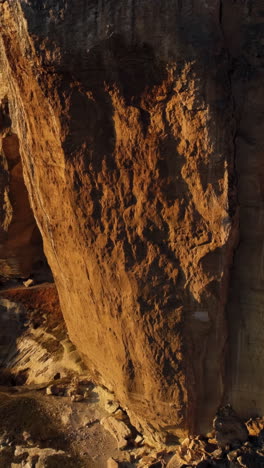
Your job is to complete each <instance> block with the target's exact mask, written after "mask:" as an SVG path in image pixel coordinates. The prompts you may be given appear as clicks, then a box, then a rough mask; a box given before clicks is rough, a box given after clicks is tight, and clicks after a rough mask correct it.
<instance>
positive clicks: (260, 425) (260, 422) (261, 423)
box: [246, 418, 264, 437]
mask: <svg viewBox="0 0 264 468" xmlns="http://www.w3.org/2000/svg"><path fill="white" fill-rule="evenodd" d="M246 427H247V430H248V433H249V435H250V436H255V437H256V436H258V435H259V433H260V431H261V430H262V429H264V418H250V419H249V420H248V421H247V422H246Z"/></svg>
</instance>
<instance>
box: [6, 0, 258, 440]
mask: <svg viewBox="0 0 264 468" xmlns="http://www.w3.org/2000/svg"><path fill="white" fill-rule="evenodd" d="M253 3H254V2H253ZM255 3H256V4H257V5H258V6H256V7H255V6H254V7H253V6H252V5H251V3H250V2H245V1H242V0H241V1H240V2H239V1H237V2H228V1H220V0H210V1H209V0H208V1H207V0H185V1H184V2H183V1H180V0H179V1H175V0H163V1H159V0H158V1H155V2H147V1H143V0H141V1H140V0H123V1H121V0H115V1H113V0H108V1H103V0H101V1H99V0H89V1H87V0H78V1H77V0H76V1H75V2H68V1H66V0H56V1H55V0H46V1H43V2H39V1H37V0H13V1H12V2H11V1H3V2H1V5H0V13H1V34H0V37H1V42H0V44H1V45H0V51H1V52H0V55H1V60H0V63H1V67H2V70H1V72H2V83H4V84H5V86H7V88H8V91H7V94H8V99H9V103H10V113H11V118H12V122H13V127H14V129H15V132H16V134H17V135H18V138H19V142H20V150H21V157H22V163H23V171H24V177H25V182H26V185H27V189H28V192H29V197H30V201H31V204H32V207H33V211H34V215H35V218H36V221H37V224H38V226H39V228H40V231H41V234H42V237H43V241H44V249H45V254H46V256H47V259H48V262H49V264H50V266H51V269H52V272H53V274H54V277H55V281H56V285H57V288H58V292H59V297H60V302H61V306H62V310H63V314H64V317H65V320H66V324H67V327H68V330H69V333H70V337H71V339H72V341H73V342H74V343H75V344H76V346H77V347H78V350H79V351H80V352H81V354H82V355H83V357H84V359H85V361H86V363H87V364H88V367H89V368H90V369H91V371H92V372H93V374H94V377H95V379H96V380H98V381H100V382H101V383H103V384H105V385H106V386H107V387H108V388H111V389H114V390H115V391H116V393H117V397H118V398H119V399H120V401H121V402H122V404H123V405H124V406H127V407H128V409H129V410H130V411H131V415H132V419H133V422H134V423H135V424H136V425H137V426H138V427H139V426H140V425H141V424H143V425H144V426H145V427H146V422H147V423H148V425H149V428H150V429H151V430H152V429H153V428H155V429H163V430H164V431H165V432H166V431H170V432H174V433H175V434H176V435H179V436H181V435H183V434H185V433H186V432H193V431H206V430H207V429H208V427H209V425H210V421H211V418H212V417H213V415H214V414H215V411H216V408H217V407H218V405H219V404H220V403H221V402H222V401H224V400H225V399H227V400H229V399H230V398H232V401H233V403H234V405H235V406H236V404H239V409H241V410H243V411H244V410H245V411H248V410H249V408H250V407H251V406H252V405H251V403H250V399H251V396H249V395H248V390H247V389H246V387H244V388H245V390H243V391H242V393H243V395H242V393H241V385H242V383H243V382H247V384H248V385H250V384H251V382H249V380H248V377H249V374H248V371H247V370H246V366H249V365H250V363H251V362H252V359H253V360H254V358H255V357H256V356H255V354H256V353H258V356H259V361H258V362H259V364H257V363H256V364H254V370H253V371H252V373H253V376H255V377H254V379H255V380H254V382H256V386H255V388H256V390H255V392H256V399H258V403H257V404H256V405H257V407H258V409H259V410H261V409H262V412H263V411H264V408H263V404H264V401H263V399H262V397H261V395H260V393H261V391H262V380H261V377H260V378H258V377H257V376H256V375H257V373H258V372H259V366H260V362H261V352H260V349H259V345H258V346H257V347H256V346H255V342H256V340H255V338H254V339H253V338H252V340H253V341H252V344H251V348H250V349H251V351H250V355H249V354H248V348H247V345H246V341H245V340H244V341H243V343H242V348H239V349H242V351H240V355H239V356H240V357H239V360H238V358H237V353H238V346H240V345H239V344H238V341H239V340H240V338H239V337H241V333H240V330H241V328H243V327H245V329H247V330H249V333H251V336H252V337H253V335H254V336H255V333H256V332H255V323H256V320H259V316H260V314H261V312H260V310H261V294H262V293H261V291H262V289H261V288H262V287H261V284H260V285H259V287H258V289H260V291H259V292H257V293H256V294H255V292H252V285H251V284H250V285H249V283H248V279H247V278H248V276H250V278H251V281H252V284H253V283H254V279H253V277H254V275H251V270H254V272H255V275H256V276H257V277H258V278H259V274H258V271H259V270H258V269H256V265H258V267H257V268H259V265H260V261H261V260H260V258H261V256H260V255H259V254H260V252H261V251H262V250H261V249H262V247H261V242H262V241H261V235H262V227H261V213H262V210H263V199H262V198H261V195H260V194H259V192H258V194H259V195H258V196H257V203H258V208H257V211H258V214H257V215H256V216H257V218H255V213H256V212H255V211H254V210H255V208H254V207H255V201H254V200H255V193H256V187H255V186H254V180H255V175H256V172H255V171H257V177H258V176H259V177H260V178H261V169H260V168H261V147H262V145H261V139H262V131H261V123H260V124H259V127H258V130H256V126H255V124H254V122H255V119H256V121H257V122H261V115H262V104H261V91H260V86H259V83H260V82H261V79H262V76H261V70H260V69H261V57H262V56H263V54H262V49H261V46H260V45H259V44H260V43H261V44H262V42H261V41H260V42H259V36H261V21H262V19H261V18H262V12H261V11H262V10H261V6H260V4H259V2H255ZM242 25H243V27H242ZM245 44H246V47H245ZM255 46H257V47H258V49H257V50H258V52H256V54H257V55H256V54H255ZM247 47H248V48H247ZM252 53H253V54H255V55H254V57H255V58H254V59H252V60H251V58H252V57H251V56H252ZM248 62H249V63H250V67H249V68H250V73H249V72H248V68H247V67H248ZM248 73H249V74H248ZM256 89H258V93H259V94H257V95H256V94H255V90H256ZM252 96H254V98H252ZM255 105H256V106H257V115H256V114H255V109H256V108H255ZM245 116H246V117H245ZM241 134H242V137H241ZM245 135H246V136H245ZM253 140H254V142H253ZM252 145H253V146H252ZM253 147H254V148H253ZM249 149H251V150H253V152H254V156H253V157H252V158H250V160H251V163H252V164H251V163H250V166H248V159H249V157H248V150H249ZM238 181H239V182H238ZM248 183H249V184H251V185H250V186H251V187H252V192H251V193H252V196H250V199H251V200H252V205H254V207H253V206H252V207H251V205H250V206H248ZM260 186H261V183H260V185H259V187H260ZM250 203H251V202H250ZM239 204H241V210H240V216H241V239H242V240H243V242H244V244H242V240H241V243H240V244H239V247H238V248H237V246H238V240H239V229H238V219H239V210H238V205H239ZM248 212H250V216H251V217H249V219H250V220H252V222H254V223H255V222H256V219H258V223H259V224H258V226H259V229H258V230H256V231H257V232H256V237H257V242H258V246H259V247H258V248H256V250H254V249H253V250H254V255H255V257H254V258H255V261H253V262H252V263H250V266H248V267H247V268H244V267H243V268H241V267H240V265H241V263H242V264H243V266H244V264H245V262H247V258H248V256H250V255H251V254H250V252H251V250H250V249H249V244H250V243H252V245H254V246H255V245H256V242H255V241H256V237H255V230H254V235H253V234H252V229H251V222H248V221H247V220H248V218H247V217H248V216H249V214H247V213H248ZM259 214H260V217H259ZM243 245H244V247H243ZM235 248H237V249H236V251H235V252H236V255H235V263H234V266H233V269H232V270H231V276H230V273H229V272H230V267H231V265H232V264H233V253H234V249H235ZM244 272H249V274H248V276H247V274H246V273H244ZM245 284H246V285H247V287H244V286H245ZM254 284H255V283H254ZM230 286H231V287H230ZM230 289H231V295H230ZM241 289H243V291H242V292H241ZM240 293H241V294H242V295H244V296H243V299H241V301H242V302H243V303H244V304H245V312H244V313H243V314H244V315H243V317H244V319H243V320H242V318H241V317H242V314H241V313H240V306H239V304H238V302H237V301H240V299H239V298H240V297H242V296H240ZM257 296H258V297H259V298H260V299H257ZM249 297H251V299H250V301H251V302H250V306H249V310H248V309H247V306H248V304H249V303H248V300H249V299H247V298H249ZM229 298H230V299H229ZM227 300H228V307H226V305H227ZM246 309H247V310H246ZM258 330H259V331H258V332H257V333H258V337H257V341H258V343H260V342H261V331H260V327H259V328H258ZM244 336H245V335H244ZM227 344H228V345H229V348H227ZM227 350H228V351H227ZM227 356H231V359H228V360H226V357H227ZM226 361H228V362H227V363H226ZM246 361H247V363H246ZM237 366H239V369H240V370H239V374H236V375H239V376H240V377H239V379H238V380H236V383H234V381H233V376H234V375H235V374H234V373H235V370H234V369H237V368H238V367H237ZM226 369H227V370H226ZM257 379H258V380H257ZM241 395H242V396H241Z"/></svg>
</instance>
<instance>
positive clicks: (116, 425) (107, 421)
mask: <svg viewBox="0 0 264 468" xmlns="http://www.w3.org/2000/svg"><path fill="white" fill-rule="evenodd" d="M101 424H102V426H103V427H104V428H105V429H106V430H107V431H108V432H110V434H112V436H113V437H114V438H115V439H116V441H117V444H118V448H119V449H123V448H125V447H127V444H128V439H130V438H131V437H132V432H131V429H130V428H129V427H128V426H127V425H126V424H125V423H124V421H120V420H118V419H116V418H114V417H113V416H109V417H107V418H103V419H102V420H101Z"/></svg>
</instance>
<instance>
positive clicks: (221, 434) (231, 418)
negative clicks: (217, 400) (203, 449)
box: [213, 405, 248, 448]
mask: <svg viewBox="0 0 264 468" xmlns="http://www.w3.org/2000/svg"><path fill="white" fill-rule="evenodd" d="M213 427H214V429H215V438H216V442H217V445H218V446H219V447H223V448H224V447H226V446H230V445H231V446H232V445H233V444H236V443H237V442H239V443H244V442H246V441H247V440H248V430H247V427H246V425H245V424H244V423H243V421H242V420H241V419H240V418H239V416H238V415H237V413H236V412H235V411H234V410H233V408H232V407H231V405H226V406H224V407H222V408H220V409H219V410H218V412H217V415H216V417H215V418H214V421H213Z"/></svg>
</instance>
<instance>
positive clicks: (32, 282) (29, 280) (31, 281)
mask: <svg viewBox="0 0 264 468" xmlns="http://www.w3.org/2000/svg"><path fill="white" fill-rule="evenodd" d="M34 284H35V281H34V280H33V279H28V280H27V281H23V285H24V286H25V287H26V288H30V287H31V286H34Z"/></svg>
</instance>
